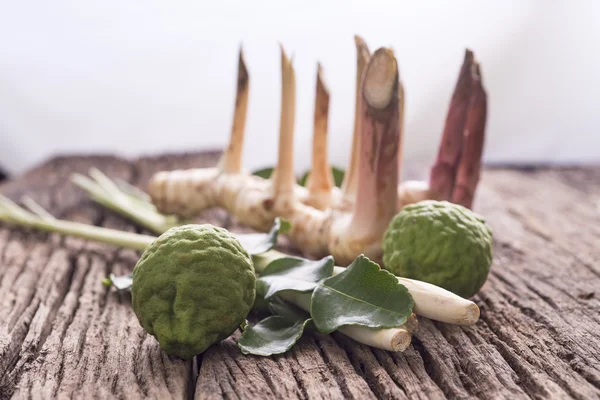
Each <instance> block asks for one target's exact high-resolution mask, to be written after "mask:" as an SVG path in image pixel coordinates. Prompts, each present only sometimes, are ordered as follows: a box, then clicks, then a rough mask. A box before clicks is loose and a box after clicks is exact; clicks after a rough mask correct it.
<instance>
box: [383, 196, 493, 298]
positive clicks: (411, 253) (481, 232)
mask: <svg viewBox="0 0 600 400" xmlns="http://www.w3.org/2000/svg"><path fill="white" fill-rule="evenodd" d="M383 263H384V265H385V267H386V268H387V269H388V270H389V271H391V272H393V273H394V274H396V275H399V276H403V277H405V278H410V279H417V280H420V281H424V282H429V283H432V284H434V285H436V286H440V287H442V288H444V289H447V290H450V291H451V292H454V293H456V294H458V295H459V296H462V297H471V296H472V295H474V294H475V293H477V291H479V289H480V288H481V287H482V286H483V284H484V283H485V281H486V279H487V276H488V273H489V270H490V265H491V263H492V231H491V229H490V228H489V226H488V225H487V224H486V222H485V220H484V219H483V218H482V217H481V216H479V215H478V214H476V213H474V212H473V211H471V210H469V209H468V208H465V207H462V206H460V205H457V204H453V203H449V202H447V201H434V200H425V201H421V202H418V203H415V204H410V205H408V206H405V207H404V208H403V209H402V210H401V211H400V212H399V213H398V214H397V215H396V216H395V217H394V218H393V219H392V222H391V223H390V225H389V226H388V229H387V231H386V233H385V236H384V239H383Z"/></svg>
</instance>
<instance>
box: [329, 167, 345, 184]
mask: <svg viewBox="0 0 600 400" xmlns="http://www.w3.org/2000/svg"><path fill="white" fill-rule="evenodd" d="M331 172H333V181H334V182H335V186H337V187H342V182H344V175H345V172H344V170H343V169H340V168H337V167H331Z"/></svg>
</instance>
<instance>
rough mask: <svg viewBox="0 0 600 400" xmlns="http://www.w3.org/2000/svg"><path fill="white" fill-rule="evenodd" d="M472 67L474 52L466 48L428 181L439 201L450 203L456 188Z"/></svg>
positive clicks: (433, 194)
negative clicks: (455, 182)
mask: <svg viewBox="0 0 600 400" xmlns="http://www.w3.org/2000/svg"><path fill="white" fill-rule="evenodd" d="M473 65H474V57H473V52H472V51H470V50H468V49H467V51H466V52H465V58H464V62H463V65H462V68H461V69H460V74H459V76H458V82H457V83H456V87H455V88H454V93H453V94H452V99H451V100H450V106H449V108H448V114H447V116H446V123H445V125H444V132H443V133H442V140H441V142H440V147H439V151H438V155H437V159H436V162H435V164H434V165H433V167H432V169H431V174H430V179H429V187H430V193H431V195H432V197H434V198H437V199H440V200H441V199H444V200H449V199H450V198H451V196H452V190H453V188H454V181H455V177H456V171H457V169H458V163H459V161H460V156H461V153H462V148H463V132H464V130H465V123H466V119H467V110H468V108H469V103H470V99H471V85H472V81H473Z"/></svg>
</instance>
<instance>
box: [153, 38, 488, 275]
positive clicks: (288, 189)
mask: <svg viewBox="0 0 600 400" xmlns="http://www.w3.org/2000/svg"><path fill="white" fill-rule="evenodd" d="M356 47H357V88H356V91H357V95H356V106H355V107H356V109H355V124H354V135H353V141H352V154H351V157H350V165H349V167H348V169H347V172H346V175H345V178H344V182H343V184H342V188H341V189H338V188H337V187H335V186H333V184H332V177H331V175H330V174H331V172H330V171H331V169H330V167H329V163H328V161H327V152H326V148H327V113H328V104H329V92H328V90H327V88H326V85H325V83H324V81H323V74H322V69H321V67H320V66H319V68H318V72H317V85H316V102H315V117H314V132H313V159H312V161H313V164H312V169H311V173H310V175H309V178H308V180H307V185H306V187H302V186H300V185H298V184H297V183H296V179H295V174H294V170H293V165H294V158H293V141H294V120H295V72H294V68H293V66H292V62H291V61H290V60H289V58H288V57H287V56H286V54H285V52H284V50H283V48H282V49H281V71H282V75H281V76H282V93H281V94H282V97H281V115H280V131H279V153H278V161H277V165H276V167H275V169H274V171H273V174H272V176H271V177H270V179H263V178H260V177H257V176H252V175H250V174H248V173H247V172H244V171H241V167H240V166H241V152H240V149H241V147H242V145H243V136H244V135H243V127H244V123H243V121H245V114H246V110H247V96H248V87H249V75H248V73H247V69H246V66H245V64H244V61H243V57H242V56H241V51H240V63H239V68H240V72H239V76H241V77H244V78H245V79H240V78H238V87H237V97H236V107H235V112H234V128H233V129H232V135H231V139H230V144H229V146H228V148H227V150H226V152H225V153H224V154H223V156H222V158H221V161H220V162H219V164H218V166H217V167H215V168H203V169H191V170H185V171H183V170H181V171H170V172H160V173H158V174H156V175H155V176H154V177H153V178H152V179H151V180H150V182H149V186H148V193H149V194H150V196H151V198H152V201H153V203H154V204H155V206H156V207H157V209H158V210H159V211H161V212H163V213H167V214H175V215H179V216H182V217H193V216H195V215H197V214H198V213H200V212H201V211H203V210H205V209H207V208H210V207H222V208H225V209H226V210H227V211H228V212H229V213H230V214H231V215H233V216H235V217H236V218H237V219H238V221H239V222H241V223H243V224H246V225H248V226H250V227H252V228H254V229H257V230H260V231H265V230H268V229H269V228H270V227H271V225H272V222H273V220H274V219H275V217H281V218H283V219H285V220H287V221H288V222H290V223H291V230H290V231H289V232H288V233H287V235H288V236H289V237H290V239H291V241H292V242H293V243H294V244H295V245H296V247H297V248H299V249H300V250H301V251H302V252H303V253H304V254H305V255H306V256H312V257H322V256H325V255H327V254H331V255H333V256H334V258H335V260H336V262H338V263H339V264H342V265H347V264H349V263H350V262H352V260H354V259H355V258H356V257H357V256H359V255H360V254H364V255H366V256H367V257H369V258H371V259H373V260H376V261H380V260H381V256H382V249H381V241H382V238H383V234H384V232H385V230H386V229H387V226H388V224H389V222H390V221H391V219H392V217H393V216H394V215H395V214H396V213H397V212H398V210H399V209H400V208H402V207H403V206H404V205H406V204H410V203H415V202H418V201H421V200H425V199H437V200H442V199H445V200H450V201H453V202H456V203H459V204H462V205H464V206H466V207H471V204H472V201H473V196H474V193H475V188H476V186H477V183H478V179H479V170H480V165H481V153H482V151H483V143H484V132H485V122H486V111H487V99H486V94H485V90H484V89H483V85H482V81H481V73H480V68H479V65H478V64H477V63H476V62H475V58H474V56H473V53H472V52H471V51H470V50H467V51H466V53H465V59H464V63H463V66H462V68H461V72H460V75H459V80H458V83H457V85H456V88H455V92H454V94H453V96H452V100H451V102H450V108H449V111H448V116H447V118H446V125H445V128H444V132H443V135H442V142H441V145H440V150H439V154H438V157H437V161H436V163H435V165H434V167H433V168H432V170H431V175H430V179H429V181H428V182H421V181H406V182H402V183H400V184H398V181H399V177H400V170H401V168H400V167H401V149H402V130H403V119H404V118H403V115H404V89H403V86H402V83H401V82H400V79H399V71H398V64H397V61H396V58H395V57H394V54H393V52H392V51H391V50H390V49H386V48H380V49H378V50H377V51H376V52H375V53H374V54H373V55H370V54H369V50H368V48H367V46H366V44H365V43H364V41H363V40H362V39H361V38H359V37H356Z"/></svg>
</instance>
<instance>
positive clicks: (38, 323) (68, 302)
mask: <svg viewBox="0 0 600 400" xmlns="http://www.w3.org/2000/svg"><path fill="white" fill-rule="evenodd" d="M91 166H99V167H102V169H103V170H104V171H105V172H107V173H108V174H109V175H110V176H112V177H120V178H123V179H130V177H131V175H132V168H131V166H130V165H129V164H128V163H126V162H124V161H121V160H118V159H114V158H74V159H73V158H69V159H60V158H59V159H55V160H52V161H51V162H49V163H48V164H46V165H44V166H42V167H40V168H38V169H36V170H34V171H31V172H30V173H28V174H26V175H25V176H24V177H23V178H21V179H19V180H17V181H14V182H10V183H8V184H6V185H4V186H3V187H2V192H3V193H4V194H6V195H8V196H10V197H12V198H14V199H15V200H18V199H19V198H20V196H21V195H23V194H29V195H31V196H32V197H33V198H34V199H35V200H36V201H38V202H40V204H42V205H43V206H44V207H47V208H48V209H49V210H50V211H51V212H53V213H54V214H55V215H57V216H60V217H62V218H67V219H72V220H78V221H81V222H86V223H96V224H101V225H105V226H112V227H117V228H121V229H124V228H125V227H126V224H125V223H123V222H122V221H121V220H120V219H119V218H116V217H113V216H112V215H110V213H105V212H104V211H103V210H101V209H100V208H98V207H96V206H94V205H92V203H90V202H89V201H88V200H84V197H83V195H82V193H80V192H79V190H76V189H75V188H74V187H73V186H72V185H70V184H69V182H68V177H69V175H70V173H72V172H75V171H77V172H82V173H86V172H87V170H88V169H89V167H91ZM2 229H3V231H6V232H9V234H6V233H5V234H4V235H3V236H2V237H5V238H7V239H8V243H7V244H6V245H5V246H4V250H3V252H2V268H0V269H1V270H2V271H4V274H3V276H2V277H1V279H2V280H1V284H0V299H3V304H2V313H1V315H2V317H4V318H2V319H3V321H2V322H0V360H1V361H0V376H1V377H2V378H0V398H7V397H9V396H11V395H12V396H14V397H15V398H29V397H34V398H54V397H60V398H66V397H73V396H74V397H78V398H90V397H97V398H111V397H130V398H144V397H150V398H159V397H162V398H169V397H175V398H183V397H185V395H186V393H188V392H189V386H190V384H191V379H192V378H193V377H192V374H191V371H192V363H191V362H183V361H181V360H178V359H174V358H170V357H167V356H166V355H165V354H164V353H162V352H161V351H160V349H159V348H158V347H157V346H156V343H155V342H154V341H153V340H152V338H150V337H148V335H146V334H145V333H144V331H143V330H142V329H141V328H140V326H139V324H138V323H137V321H136V320H135V316H134V315H133V312H132V311H131V307H130V301H129V300H128V299H126V298H124V297H123V296H122V295H118V294H107V290H106V289H105V288H103V287H102V285H101V280H102V279H103V277H105V276H106V274H107V273H108V272H109V271H111V270H114V271H116V272H117V273H118V272H125V270H127V271H129V270H131V267H132V265H133V263H135V259H136V258H135V256H134V257H132V254H131V252H129V254H127V252H120V251H118V250H116V249H115V248H112V247H110V246H106V245H101V244H97V243H86V242H85V241H82V240H79V239H75V238H67V239H61V238H59V237H53V235H44V234H39V233H34V234H32V233H29V232H27V233H24V232H21V231H20V230H19V229H14V228H13V229H11V230H10V231H8V229H7V228H2ZM121 253H123V257H121Z"/></svg>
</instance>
